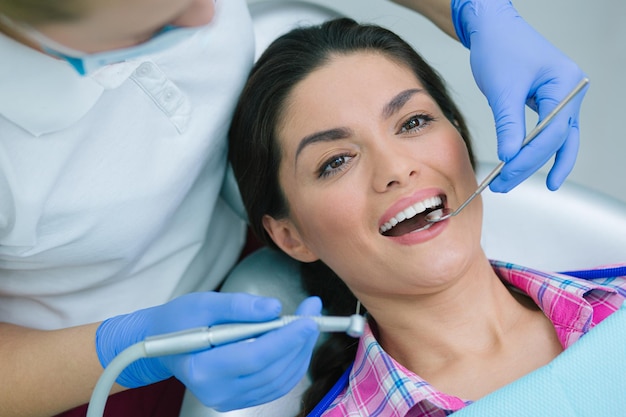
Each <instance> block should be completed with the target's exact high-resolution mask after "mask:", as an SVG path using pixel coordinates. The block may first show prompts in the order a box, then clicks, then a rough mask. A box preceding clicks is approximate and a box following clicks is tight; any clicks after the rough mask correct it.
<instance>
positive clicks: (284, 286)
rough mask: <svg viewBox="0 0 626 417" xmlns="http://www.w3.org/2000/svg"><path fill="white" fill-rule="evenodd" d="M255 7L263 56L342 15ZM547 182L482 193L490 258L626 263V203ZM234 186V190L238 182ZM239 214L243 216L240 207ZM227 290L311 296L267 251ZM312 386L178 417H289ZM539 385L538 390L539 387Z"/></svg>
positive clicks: (294, 272)
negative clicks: (294, 31) (285, 37)
mask: <svg viewBox="0 0 626 417" xmlns="http://www.w3.org/2000/svg"><path fill="white" fill-rule="evenodd" d="M249 3H250V11H251V13H252V16H253V21H254V25H255V33H256V36H257V57H258V55H259V54H260V52H262V51H263V50H264V49H265V47H266V46H267V45H268V44H269V43H270V42H271V41H272V40H273V39H275V38H276V37H277V36H279V35H280V34H282V33H284V32H286V31H287V30H289V29H291V28H292V27H294V26H296V25H301V24H316V23H320V22H322V21H324V20H327V19H331V18H334V17H339V16H340V15H341V14H342V13H340V12H338V11H336V10H333V9H331V8H330V7H327V6H320V5H318V4H315V3H310V2H306V1H289V2H287V1H285V0H249ZM325 3H328V2H325ZM493 168H494V165H493V164H490V163H479V166H478V169H477V173H476V177H477V180H478V182H480V181H482V180H483V179H484V178H485V177H486V176H487V174H488V173H489V172H490V171H491V170H492V169H493ZM545 180H546V177H545V175H544V174H541V173H537V174H535V175H533V176H532V177H531V178H529V179H528V180H526V181H525V182H524V183H522V184H521V185H519V186H518V187H516V188H515V189H514V190H513V191H511V192H509V193H507V194H495V193H491V192H490V191H489V190H486V191H484V192H483V193H482V199H483V207H484V220H483V236H482V239H483V242H482V243H483V248H484V249H485V251H486V253H487V256H488V257H489V258H491V259H498V260H504V261H509V262H513V263H517V264H520V265H524V266H528V267H532V268H536V269H540V270H546V271H571V270H576V269H587V268H592V267H596V266H600V265H609V264H615V263H624V262H626V203H623V202H620V201H618V200H616V199H613V198H610V197H608V196H606V195H603V194H600V193H597V192H594V191H592V190H589V189H587V188H584V187H582V186H579V185H576V184H573V183H568V182H566V183H565V184H564V185H563V186H562V187H561V189H560V190H559V191H556V192H551V191H548V190H547V189H546V186H545ZM230 184H231V187H232V186H233V184H234V180H233V179H232V178H231V179H230ZM235 187H236V186H235ZM239 210H242V211H243V209H242V208H241V207H240V208H239ZM452 221H454V220H452ZM221 291H225V292H247V293H252V294H257V295H265V296H272V297H276V298H278V299H280V300H281V301H282V303H283V313H284V314H292V313H293V312H294V311H295V309H296V307H297V306H298V304H299V303H300V302H301V301H302V300H303V299H304V298H305V297H306V293H305V292H304V290H303V289H302V287H301V286H300V279H299V265H298V263H297V262H295V261H294V260H292V259H291V258H289V257H287V256H286V255H284V254H282V253H278V252H276V251H273V250H270V249H268V248H261V249H258V250H256V251H254V252H253V253H251V254H250V255H248V256H247V257H246V258H245V259H244V260H243V261H242V262H241V263H240V264H239V265H238V266H237V267H236V268H235V269H234V270H233V271H232V273H231V274H230V276H229V277H228V278H227V279H226V281H225V283H224V285H223V286H222V288H221ZM625 314H626V313H625ZM625 329H626V328H625ZM624 379H626V377H622V379H621V380H622V381H623V380H624ZM308 385H309V380H308V378H307V377H305V378H303V380H302V381H301V382H300V384H299V385H298V386H296V387H295V388H294V389H293V390H292V391H291V392H290V393H288V394H287V395H286V396H284V397H282V398H279V399H278V400H275V401H273V402H270V403H268V404H264V405H260V406H257V407H251V408H248V409H244V410H237V411H231V412H225V413H222V412H218V411H215V410H212V409H209V408H206V407H204V406H203V405H202V404H201V403H200V402H199V401H198V400H197V399H196V398H195V397H194V396H193V395H192V394H191V393H190V392H186V394H185V398H184V400H183V405H182V408H181V413H180V417H291V416H294V415H295V414H296V413H297V412H298V410H299V407H300V397H301V395H302V393H303V392H304V390H305V389H306V388H307V386H308ZM536 386H537V389H539V387H540V385H536ZM623 386H624V385H623V384H622V387H623ZM625 397H626V396H625ZM498 400H500V401H504V402H506V401H508V398H507V397H506V396H505V398H504V399H498V398H497V399H496V401H495V402H494V403H493V404H492V403H487V405H486V406H487V407H490V406H492V405H493V407H497V404H498V403H497V401H498ZM478 403H480V402H477V404H478ZM480 404H481V405H482V403H480ZM468 408H469V407H468ZM480 410H481V411H480V413H481V414H475V415H482V416H487V415H488V414H489V413H486V412H485V410H484V409H480ZM544 411H545V409H544ZM533 412H534V411H533ZM537 412H539V414H532V413H531V414H525V415H547V414H542V413H541V409H539V410H538V411H537ZM464 415H465V414H464ZM489 415H490V414H489ZM496 415H498V414H497V413H496ZM549 415H552V414H549ZM570 415H572V414H570Z"/></svg>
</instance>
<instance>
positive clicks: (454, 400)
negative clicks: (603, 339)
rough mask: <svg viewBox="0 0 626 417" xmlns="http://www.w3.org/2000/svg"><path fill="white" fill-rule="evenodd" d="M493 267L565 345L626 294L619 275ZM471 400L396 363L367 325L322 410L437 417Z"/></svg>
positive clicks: (330, 413) (342, 413) (329, 413)
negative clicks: (346, 375) (592, 277)
mask: <svg viewBox="0 0 626 417" xmlns="http://www.w3.org/2000/svg"><path fill="white" fill-rule="evenodd" d="M492 266H493V268H494V270H495V272H496V273H497V274H498V276H499V277H500V279H501V280H502V281H503V282H504V283H505V284H506V285H509V286H512V287H514V288H516V289H518V290H519V291H521V292H523V293H525V294H527V295H528V296H530V297H531V298H532V299H533V300H534V301H535V303H536V304H537V305H538V306H539V307H540V308H541V309H542V310H543V312H544V314H545V315H546V316H547V317H548V318H549V319H550V320H551V321H552V323H553V324H554V326H555V330H556V331H557V335H558V337H559V340H560V341H561V344H562V345H563V347H564V348H567V347H568V346H570V345H571V344H572V343H574V342H575V341H576V340H578V339H579V338H580V336H582V335H583V334H585V333H586V332H588V331H589V330H590V329H591V328H592V327H593V326H594V325H595V324H597V323H598V322H600V321H601V320H602V319H604V318H605V317H606V316H608V315H609V314H611V313H612V312H614V311H616V310H617V309H618V308H619V306H620V305H621V303H622V302H623V300H624V296H626V283H625V280H624V279H622V278H605V279H601V280H597V281H587V280H583V279H578V278H573V277H570V276H565V275H560V274H555V273H544V272H540V271H535V270H532V269H528V268H523V267H520V266H517V265H513V264H507V263H502V262H497V261H494V262H492ZM469 403H470V401H463V400H462V399H460V398H458V397H455V396H451V395H446V394H444V393H442V392H440V391H438V390H436V389H435V388H434V387H432V386H431V385H430V384H428V382H426V381H424V380H423V379H422V378H420V377H419V376H418V375H416V374H414V373H413V372H411V371H409V370H408V369H406V368H404V367H403V366H402V365H400V364H399V363H398V362H396V361H395V360H394V359H393V358H392V357H390V356H389V355H388V354H387V353H386V352H385V351H384V350H383V349H382V347H381V346H380V345H379V344H378V342H377V341H376V339H375V337H374V335H373V334H372V331H371V329H370V327H369V326H367V327H366V329H365V333H364V334H363V336H362V337H361V339H360V341H359V347H358V351H357V354H356V358H355V362H354V366H353V368H352V371H351V373H350V379H349V383H348V387H347V388H346V390H344V392H343V393H342V394H340V395H339V397H338V398H337V399H336V400H335V401H334V403H333V405H332V406H331V407H329V409H328V410H327V413H325V414H324V415H326V416H333V415H335V416H363V417H365V416H367V417H371V416H385V417H388V416H398V417H400V416H405V417H409V416H410V417H440V416H447V415H449V414H451V413H452V412H454V411H457V410H459V409H461V408H463V407H464V406H466V405H467V404H469Z"/></svg>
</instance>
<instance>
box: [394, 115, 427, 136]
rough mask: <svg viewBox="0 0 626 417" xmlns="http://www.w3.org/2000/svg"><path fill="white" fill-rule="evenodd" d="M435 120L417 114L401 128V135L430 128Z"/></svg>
mask: <svg viewBox="0 0 626 417" xmlns="http://www.w3.org/2000/svg"><path fill="white" fill-rule="evenodd" d="M433 120H434V119H433V118H432V117H431V116H429V115H426V114H416V115H413V116H411V117H409V119H408V120H406V121H405V122H404V123H403V124H402V126H400V133H412V132H416V131H419V130H421V129H423V128H424V127H426V126H428V125H429V124H430V122H432V121H433Z"/></svg>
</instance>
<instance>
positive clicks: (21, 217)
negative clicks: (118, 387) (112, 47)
mask: <svg viewBox="0 0 626 417" xmlns="http://www.w3.org/2000/svg"><path fill="white" fill-rule="evenodd" d="M216 7H217V10H216V15H215V18H214V20H213V21H212V23H211V24H210V25H209V26H208V27H207V28H203V29H202V30H201V31H200V32H198V33H197V34H195V35H194V36H193V37H192V38H190V39H187V40H185V41H183V42H181V43H179V44H178V45H176V46H174V47H173V48H172V49H169V50H167V51H166V52H162V53H159V54H155V55H152V56H150V57H147V58H138V59H137V60H136V61H133V62H126V63H121V64H115V65H113V66H110V67H108V68H106V69H104V70H102V71H99V72H97V73H95V74H94V75H93V76H90V77H86V78H81V77H80V76H78V75H77V74H75V72H74V70H73V69H71V67H70V66H69V65H68V64H66V63H64V62H61V61H59V60H56V59H54V58H51V57H48V56H46V55H44V54H41V53H38V52H35V51H34V50H32V49H29V48H27V47H24V46H22V45H20V44H18V43H16V42H14V41H12V40H10V39H9V38H7V37H5V36H2V35H0V57H1V58H0V321H5V322H11V323H15V324H19V325H25V326H30V327H34V328H39V329H56V328H61V327H67V326H72V325H78V324H83V323H89V322H94V321H99V320H102V319H105V318H107V317H110V316H113V315H117V314H121V313H126V312H130V311H134V310H137V309H139V308H144V307H147V306H152V305H155V304H161V303H164V302H166V301H168V300H170V299H171V298H173V297H175V296H177V295H180V294H183V293H187V292H190V291H197V290H210V289H214V288H215V287H216V286H217V285H218V284H219V283H220V282H221V280H222V279H223V278H224V276H225V275H226V273H227V272H228V271H229V270H230V268H231V267H232V266H233V264H234V263H235V261H236V260H237V258H238V255H239V253H240V250H241V248H242V246H243V242H244V237H245V224H244V222H243V221H242V220H241V219H240V218H239V217H238V216H236V215H235V214H234V213H233V212H232V211H231V210H230V209H229V207H228V206H227V205H226V204H225V203H224V202H223V201H222V200H221V199H220V198H219V192H220V188H221V185H222V181H223V178H224V173H225V170H226V166H227V131H228V127H229V123H230V119H231V116H232V112H233V110H234V106H235V104H236V101H237V96H238V94H239V92H240V90H241V88H242V87H243V84H244V82H245V80H246V77H247V75H248V72H249V70H250V68H251V65H252V61H253V59H254V38H253V31H252V23H251V20H250V15H249V12H248V9H247V5H246V2H245V0H226V1H219V2H217V4H216Z"/></svg>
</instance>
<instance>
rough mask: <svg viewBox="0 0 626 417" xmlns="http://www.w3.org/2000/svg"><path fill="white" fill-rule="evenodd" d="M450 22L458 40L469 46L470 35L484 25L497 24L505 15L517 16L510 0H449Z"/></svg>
mask: <svg viewBox="0 0 626 417" xmlns="http://www.w3.org/2000/svg"><path fill="white" fill-rule="evenodd" d="M450 13H451V17H452V24H453V25H454V30H455V32H456V36H457V37H458V38H459V41H461V43H462V44H463V46H465V47H466V48H468V49H469V48H470V47H471V35H472V33H474V32H477V31H478V30H480V28H481V27H484V24H485V23H486V24H488V25H489V26H494V25H497V24H498V23H501V22H502V21H503V18H504V17H505V16H507V15H508V16H509V17H516V16H517V17H519V15H518V14H517V11H516V10H515V8H514V7H513V4H512V3H511V1H510V0H451V2H450Z"/></svg>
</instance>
